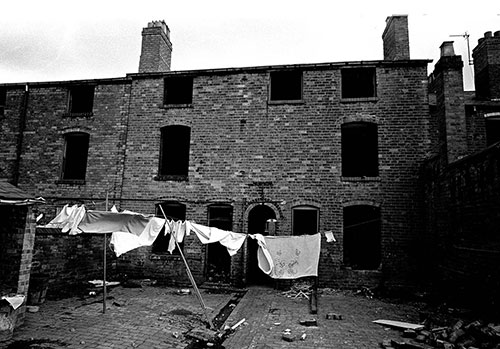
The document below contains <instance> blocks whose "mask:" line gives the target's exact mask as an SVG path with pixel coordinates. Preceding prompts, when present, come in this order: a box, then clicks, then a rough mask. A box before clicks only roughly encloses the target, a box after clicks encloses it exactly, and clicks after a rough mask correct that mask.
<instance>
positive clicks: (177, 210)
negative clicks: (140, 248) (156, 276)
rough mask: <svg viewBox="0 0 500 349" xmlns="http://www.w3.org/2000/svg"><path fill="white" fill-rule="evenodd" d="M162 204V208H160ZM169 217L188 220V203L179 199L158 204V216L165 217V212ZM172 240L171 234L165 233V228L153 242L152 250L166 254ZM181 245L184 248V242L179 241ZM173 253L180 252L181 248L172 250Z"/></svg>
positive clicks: (174, 219)
mask: <svg viewBox="0 0 500 349" xmlns="http://www.w3.org/2000/svg"><path fill="white" fill-rule="evenodd" d="M160 206H161V208H160ZM161 209H163V212H165V215H166V216H167V218H168V219H170V220H172V221H184V220H186V205H184V204H181V203H180V202H177V201H165V202H162V203H159V204H157V205H156V216H157V217H162V218H163V217H164V216H163V212H162V210H161ZM169 242H170V234H167V235H165V228H163V229H162V230H161V231H160V233H159V234H158V237H157V238H156V240H155V241H154V242H153V246H152V252H153V253H156V254H165V253H168V244H169ZM179 247H180V248H181V249H184V242H180V243H179ZM172 253H173V254H179V253H180V252H179V250H178V249H177V247H176V248H175V249H174V251H173V252H172Z"/></svg>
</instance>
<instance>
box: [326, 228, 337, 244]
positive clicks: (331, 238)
mask: <svg viewBox="0 0 500 349" xmlns="http://www.w3.org/2000/svg"><path fill="white" fill-rule="evenodd" d="M325 237H326V242H336V241H337V240H335V236H333V231H331V230H328V231H325Z"/></svg>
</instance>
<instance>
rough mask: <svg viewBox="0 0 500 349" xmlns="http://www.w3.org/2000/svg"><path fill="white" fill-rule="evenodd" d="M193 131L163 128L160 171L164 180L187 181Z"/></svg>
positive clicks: (170, 127) (186, 127)
mask: <svg viewBox="0 0 500 349" xmlns="http://www.w3.org/2000/svg"><path fill="white" fill-rule="evenodd" d="M190 140H191V129H190V128H189V127H188V126H182V125H172V126H165V127H162V128H161V145H160V169H159V175H160V177H162V179H168V180H187V176H188V170H189V143H190Z"/></svg>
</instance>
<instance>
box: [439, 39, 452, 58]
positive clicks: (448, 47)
mask: <svg viewBox="0 0 500 349" xmlns="http://www.w3.org/2000/svg"><path fill="white" fill-rule="evenodd" d="M440 48H441V57H445V56H455V49H454V48H453V41H445V42H443V43H442V44H441V46H440Z"/></svg>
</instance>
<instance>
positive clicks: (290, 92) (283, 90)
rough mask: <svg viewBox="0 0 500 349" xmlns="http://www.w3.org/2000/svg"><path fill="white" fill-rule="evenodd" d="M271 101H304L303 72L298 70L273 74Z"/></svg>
mask: <svg viewBox="0 0 500 349" xmlns="http://www.w3.org/2000/svg"><path fill="white" fill-rule="evenodd" d="M270 76H271V94H270V100H271V101H293V100H302V72H301V71H297V70H290V71H275V72H271V74H270Z"/></svg>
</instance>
